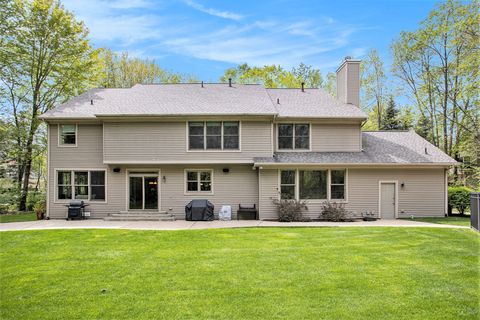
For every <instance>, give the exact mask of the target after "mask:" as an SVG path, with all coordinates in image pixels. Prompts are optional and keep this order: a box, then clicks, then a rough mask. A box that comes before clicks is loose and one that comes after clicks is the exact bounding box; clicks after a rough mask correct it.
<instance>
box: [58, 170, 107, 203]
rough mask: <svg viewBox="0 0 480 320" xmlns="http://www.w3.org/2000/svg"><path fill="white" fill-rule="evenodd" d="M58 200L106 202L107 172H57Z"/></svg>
mask: <svg viewBox="0 0 480 320" xmlns="http://www.w3.org/2000/svg"><path fill="white" fill-rule="evenodd" d="M57 199H58V200H69V199H70V200H71V199H78V200H89V201H105V171H104V170H101V171H100V170H91V171H88V170H68V171H57Z"/></svg>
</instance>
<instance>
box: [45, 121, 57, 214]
mask: <svg viewBox="0 0 480 320" xmlns="http://www.w3.org/2000/svg"><path fill="white" fill-rule="evenodd" d="M45 123H46V124H47V179H46V182H47V183H46V184H45V192H46V193H47V194H46V199H45V200H46V201H45V202H46V204H45V211H46V215H45V219H47V220H50V124H49V123H48V122H45ZM57 125H58V124H57ZM54 192H55V190H54Z"/></svg>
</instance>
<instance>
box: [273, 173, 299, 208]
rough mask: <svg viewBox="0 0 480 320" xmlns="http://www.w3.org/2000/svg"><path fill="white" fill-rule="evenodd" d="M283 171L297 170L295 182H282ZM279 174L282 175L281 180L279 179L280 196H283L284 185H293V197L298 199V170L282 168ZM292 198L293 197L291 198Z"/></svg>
mask: <svg viewBox="0 0 480 320" xmlns="http://www.w3.org/2000/svg"><path fill="white" fill-rule="evenodd" d="M282 171H293V172H295V177H294V182H293V183H282ZM279 175H280V181H279V187H278V192H279V193H280V198H281V197H282V186H289V187H291V186H293V198H294V199H298V194H297V189H298V188H297V182H298V181H297V178H298V170H295V169H294V170H288V169H286V170H280V171H279ZM289 200H291V199H289Z"/></svg>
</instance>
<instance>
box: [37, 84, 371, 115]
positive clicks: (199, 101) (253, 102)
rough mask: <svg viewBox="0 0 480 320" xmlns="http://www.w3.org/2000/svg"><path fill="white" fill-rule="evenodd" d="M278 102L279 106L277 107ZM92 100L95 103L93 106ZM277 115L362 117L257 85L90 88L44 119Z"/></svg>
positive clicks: (320, 99)
mask: <svg viewBox="0 0 480 320" xmlns="http://www.w3.org/2000/svg"><path fill="white" fill-rule="evenodd" d="M277 98H279V99H280V104H277ZM91 100H93V104H91ZM145 115H158V116H167V115H169V116H175V115H176V116H184V115H187V116H188V115H272V116H273V115H277V116H280V117H283V116H284V117H293V116H295V117H318V118H322V117H324V118H361V119H366V115H365V113H363V112H362V111H361V110H360V109H359V108H357V107H355V106H353V105H347V104H342V103H340V102H338V101H337V100H336V99H334V98H333V97H332V96H331V95H330V94H328V93H327V92H325V91H324V90H321V89H306V90H305V92H302V91H301V90H300V89H265V88H264V87H263V86H261V85H241V84H233V85H232V87H229V86H228V84H218V83H217V84H210V83H206V84H205V85H204V87H201V85H200V84H156V85H135V86H133V87H132V88H128V89H93V90H90V91H88V92H86V93H84V94H82V95H80V96H77V97H75V98H72V99H71V100H69V101H68V102H66V103H64V104H62V105H60V106H58V107H57V108H55V109H52V110H50V111H47V112H46V113H44V114H43V115H42V116H41V118H43V119H56V118H57V119H63V118H72V119H73V118H95V117H97V116H98V117H101V116H145Z"/></svg>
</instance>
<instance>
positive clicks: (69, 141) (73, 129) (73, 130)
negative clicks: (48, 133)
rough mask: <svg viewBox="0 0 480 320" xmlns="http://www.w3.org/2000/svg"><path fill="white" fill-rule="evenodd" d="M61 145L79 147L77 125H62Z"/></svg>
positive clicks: (60, 130) (60, 133)
mask: <svg viewBox="0 0 480 320" xmlns="http://www.w3.org/2000/svg"><path fill="white" fill-rule="evenodd" d="M59 144H60V145H62V146H75V145H77V126H76V125H75V124H61V125H60V126H59Z"/></svg>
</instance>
